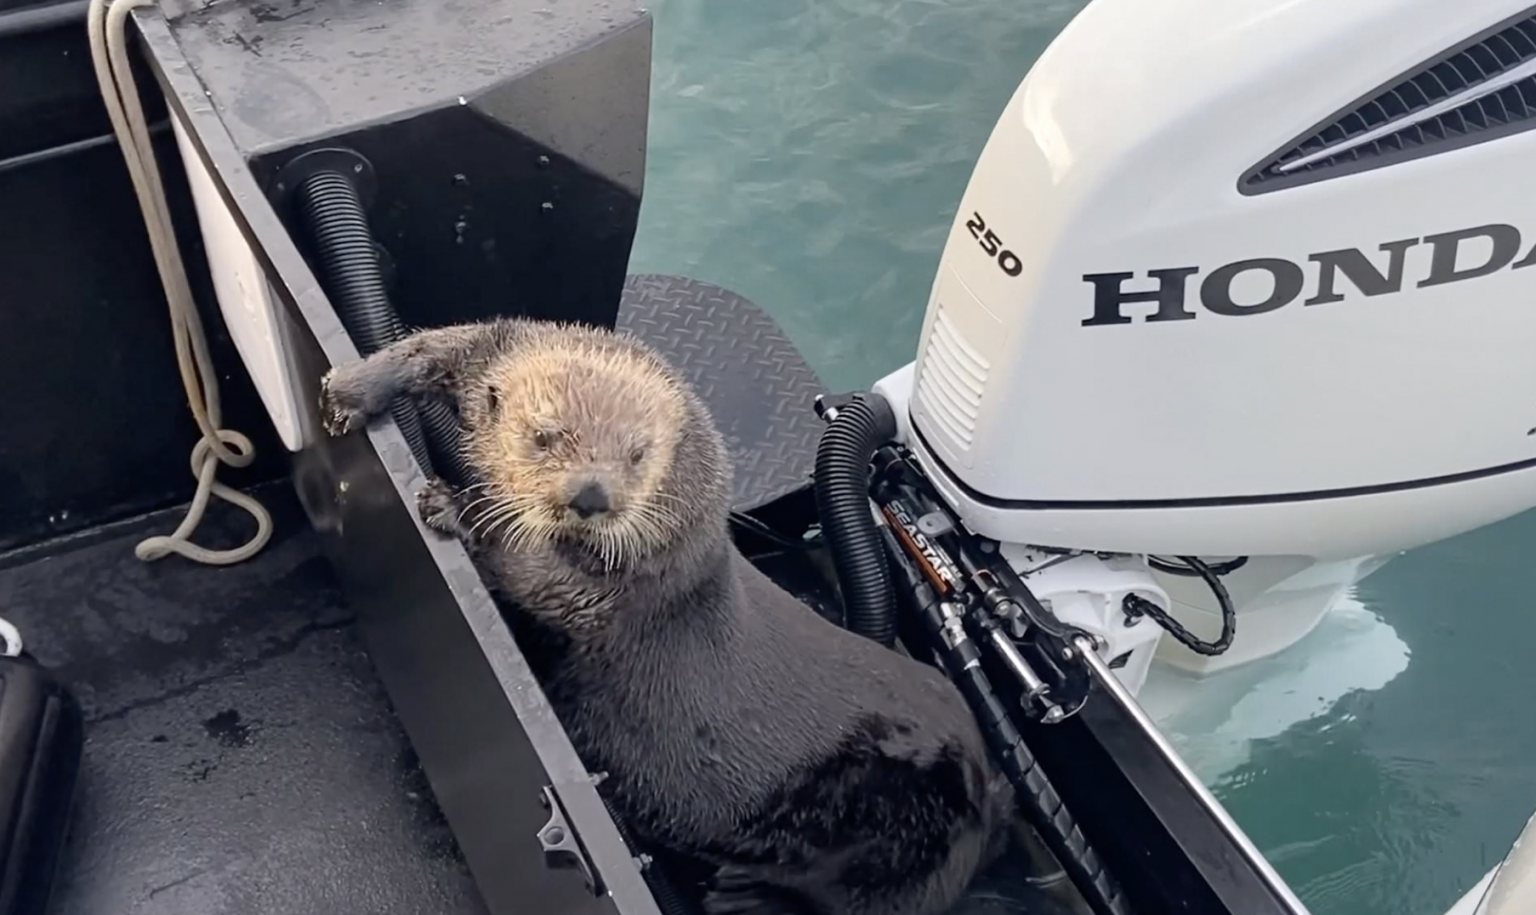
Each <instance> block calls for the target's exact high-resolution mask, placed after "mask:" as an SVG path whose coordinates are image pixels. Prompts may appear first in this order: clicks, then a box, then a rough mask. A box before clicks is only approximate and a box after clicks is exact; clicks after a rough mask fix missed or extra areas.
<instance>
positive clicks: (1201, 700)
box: [1141, 597, 1409, 791]
mask: <svg viewBox="0 0 1536 915" xmlns="http://www.w3.org/2000/svg"><path fill="white" fill-rule="evenodd" d="M1408 655H1409V651H1408V646H1407V645H1405V644H1403V641H1402V640H1401V639H1399V638H1398V637H1397V633H1395V632H1393V631H1392V627H1391V626H1389V625H1387V624H1386V623H1385V622H1383V621H1382V619H1381V618H1380V617H1379V616H1377V615H1376V614H1375V613H1373V612H1371V611H1370V610H1368V609H1366V607H1365V606H1364V605H1362V604H1361V603H1360V602H1359V601H1358V600H1357V599H1355V598H1353V597H1351V598H1347V599H1345V600H1344V601H1341V602H1340V605H1339V606H1338V607H1337V608H1336V609H1335V610H1334V611H1333V612H1332V613H1330V614H1329V615H1328V616H1326V617H1324V618H1323V621H1322V622H1321V623H1319V624H1318V627H1317V628H1316V629H1314V630H1313V631H1312V632H1311V633H1310V634H1309V635H1308V636H1307V637H1306V638H1304V639H1302V640H1301V641H1300V642H1299V643H1297V644H1296V645H1295V646H1293V647H1292V648H1291V649H1290V650H1289V651H1284V652H1281V653H1280V654H1278V655H1276V656H1274V657H1270V658H1265V659H1263V660H1260V661H1255V662H1253V663H1251V664H1245V665H1243V666H1241V667H1237V668H1234V669H1233V670H1229V671H1223V672H1221V673H1218V674H1214V675H1212V676H1209V677H1206V678H1204V679H1201V678H1196V677H1192V676H1188V675H1186V674H1184V673H1182V672H1180V671H1177V670H1173V669H1170V668H1167V667H1162V666H1159V667H1157V668H1155V670H1154V673H1153V675H1152V676H1151V677H1149V678H1148V680H1147V684H1146V686H1145V687H1144V688H1143V689H1142V692H1141V704H1142V706H1143V707H1145V708H1146V710H1147V711H1148V713H1150V714H1151V715H1152V717H1153V718H1154V719H1155V720H1156V721H1157V722H1158V725H1159V726H1160V727H1161V728H1162V729H1163V731H1164V732H1165V733H1166V734H1168V736H1169V738H1170V740H1171V741H1172V742H1173V744H1174V746H1175V747H1177V748H1178V750H1179V754H1180V755H1181V756H1183V757H1184V759H1185V761H1187V762H1188V763H1189V764H1190V767H1191V768H1193V769H1194V770H1195V773H1196V774H1197V775H1199V776H1200V777H1201V779H1203V780H1204V781H1205V782H1206V783H1207V784H1209V785H1212V786H1214V787H1215V788H1216V789H1217V790H1218V791H1220V790H1230V789H1232V788H1234V787H1240V782H1241V781H1242V780H1245V779H1248V778H1249V773H1247V771H1246V770H1244V772H1243V773H1239V774H1236V775H1234V774H1233V773H1234V770H1237V769H1238V767H1239V766H1243V765H1244V764H1245V763H1247V762H1248V761H1249V756H1250V751H1251V748H1252V745H1253V744H1254V743H1255V742H1257V741H1263V740H1268V739H1270V738H1273V737H1278V736H1279V735H1281V734H1282V733H1284V732H1285V731H1287V730H1288V729H1290V728H1292V727H1295V726H1298V725H1302V724H1303V723H1311V722H1312V719H1317V718H1325V719H1327V720H1328V724H1327V725H1326V727H1328V728H1332V727H1334V726H1336V725H1341V724H1346V723H1348V721H1349V720H1350V719H1349V718H1348V716H1347V715H1346V716H1345V717H1344V718H1343V719H1340V720H1332V715H1331V712H1332V711H1333V709H1334V706H1335V705H1336V704H1337V703H1338V701H1339V700H1340V699H1341V698H1342V697H1344V696H1346V695H1349V694H1350V693H1354V692H1360V691H1370V690H1378V689H1381V688H1382V687H1383V686H1386V685H1387V684H1388V683H1390V682H1391V681H1392V679H1393V678H1395V677H1396V676H1397V675H1398V674H1400V673H1402V672H1403V671H1404V670H1405V669H1406V668H1407V667H1408Z"/></svg>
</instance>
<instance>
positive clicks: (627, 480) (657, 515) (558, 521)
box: [461, 325, 688, 567]
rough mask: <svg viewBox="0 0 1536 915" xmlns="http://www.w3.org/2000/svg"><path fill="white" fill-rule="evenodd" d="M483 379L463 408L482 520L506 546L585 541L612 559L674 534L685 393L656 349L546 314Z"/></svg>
mask: <svg viewBox="0 0 1536 915" xmlns="http://www.w3.org/2000/svg"><path fill="white" fill-rule="evenodd" d="M479 381H480V384H479V385H478V386H477V387H478V390H474V391H465V392H462V394H461V398H463V400H467V401H468V402H467V403H465V402H462V401H461V409H464V410H465V414H466V415H465V418H466V420H467V422H466V426H467V428H468V429H469V430H470V432H469V436H468V439H467V441H466V447H467V449H468V454H469V457H470V459H471V461H472V462H473V463H474V464H475V465H476V466H477V467H478V468H480V470H481V473H482V474H483V476H484V479H483V480H482V482H481V483H479V484H478V485H479V487H480V488H481V489H482V490H483V491H482V492H478V493H475V494H474V495H475V500H474V502H475V503H479V504H481V505H482V508H483V511H482V512H480V517H479V518H478V519H477V520H476V521H475V522H474V524H475V526H476V527H477V528H478V529H479V530H480V531H483V532H485V533H486V534H490V535H496V536H499V537H501V538H502V540H503V541H504V543H505V544H506V546H508V547H509V548H513V549H516V548H519V547H527V546H533V545H536V544H538V543H540V542H543V541H547V540H550V539H563V540H566V541H568V542H579V543H584V544H586V545H587V546H588V547H590V548H591V550H592V552H593V553H594V554H595V555H597V556H598V557H599V558H601V560H602V561H603V563H604V564H605V565H607V566H609V567H615V566H619V565H622V564H625V563H627V562H631V561H633V560H635V559H637V558H639V557H642V556H644V555H646V554H647V553H649V552H650V551H652V550H653V549H656V548H658V547H660V546H663V545H664V544H665V543H667V542H668V540H669V539H670V538H672V537H673V536H675V532H676V530H677V528H678V527H679V526H680V525H681V524H682V523H683V522H682V515H681V513H680V512H679V507H680V505H681V503H682V499H681V496H680V495H679V494H678V493H675V492H672V491H670V490H671V489H672V488H675V485H674V484H675V483H676V482H677V481H676V480H675V479H674V475H673V474H672V473H671V471H672V468H673V465H674V458H675V456H676V451H677V448H678V446H679V443H680V436H681V435H682V433H683V430H684V428H685V426H686V423H687V419H688V415H687V414H688V399H687V396H686V394H685V392H684V389H683V387H682V383H681V381H680V380H679V379H678V378H677V377H676V376H675V375H673V374H672V372H671V370H670V369H669V368H668V367H667V366H666V365H665V364H664V363H662V362H661V361H660V360H659V359H658V358H657V357H655V356H653V355H652V354H650V353H648V352H647V351H645V350H643V349H641V348H639V347H637V346H634V345H632V344H630V343H629V342H627V341H625V340H623V339H622V338H616V337H614V336H611V335H607V334H604V333H601V332H586V331H583V330H581V329H576V328H569V327H559V326H554V325H550V326H547V327H541V328H539V329H538V330H536V331H533V332H531V333H530V334H529V336H527V337H525V338H524V339H523V340H521V341H519V344H518V345H515V346H513V347H511V348H510V349H508V350H507V351H506V352H504V353H501V354H498V355H497V357H496V358H495V359H493V360H492V362H491V363H490V364H489V365H487V366H485V368H484V370H483V371H482V372H480V373H479ZM472 504H473V503H472Z"/></svg>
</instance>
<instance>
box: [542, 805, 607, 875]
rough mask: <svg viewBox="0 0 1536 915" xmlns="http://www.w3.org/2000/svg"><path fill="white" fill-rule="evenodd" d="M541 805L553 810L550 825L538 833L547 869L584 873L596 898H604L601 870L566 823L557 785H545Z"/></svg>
mask: <svg viewBox="0 0 1536 915" xmlns="http://www.w3.org/2000/svg"><path fill="white" fill-rule="evenodd" d="M539 803H541V804H543V805H544V809H545V810H548V811H549V820H548V822H546V823H545V824H544V826H543V827H542V828H541V829H539V832H538V838H539V847H541V848H543V849H544V864H545V866H547V867H549V868H550V869H551V870H570V869H572V868H574V869H576V870H578V871H580V872H581V878H582V880H583V881H584V882H585V883H586V884H587V889H588V890H590V891H591V893H592V895H594V896H601V895H603V887H602V883H601V882H600V881H599V880H598V879H597V871H596V869H594V868H593V867H592V862H591V861H589V860H587V852H586V849H584V848H582V846H581V841H580V840H579V839H578V838H577V836H576V831H575V830H573V829H572V828H571V824H570V822H569V821H567V820H566V817H565V808H564V807H563V806H562V805H561V804H560V798H559V796H558V795H556V794H555V789H554V786H552V785H545V786H544V788H543V789H542V791H541V792H540V795H539Z"/></svg>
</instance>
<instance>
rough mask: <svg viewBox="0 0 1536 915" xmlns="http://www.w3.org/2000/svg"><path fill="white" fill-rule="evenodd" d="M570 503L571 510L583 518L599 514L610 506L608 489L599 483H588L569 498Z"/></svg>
mask: <svg viewBox="0 0 1536 915" xmlns="http://www.w3.org/2000/svg"><path fill="white" fill-rule="evenodd" d="M570 505H571V510H572V511H574V512H575V513H576V514H578V515H580V516H582V517H583V518H590V517H592V516H593V515H600V514H602V513H603V512H605V511H607V510H608V509H609V508H610V506H609V504H608V490H606V489H604V488H603V484H601V483H588V484H586V485H585V486H583V487H581V490H580V491H579V492H577V493H576V495H575V496H573V497H572V498H571V502H570Z"/></svg>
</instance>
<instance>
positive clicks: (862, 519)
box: [815, 393, 896, 645]
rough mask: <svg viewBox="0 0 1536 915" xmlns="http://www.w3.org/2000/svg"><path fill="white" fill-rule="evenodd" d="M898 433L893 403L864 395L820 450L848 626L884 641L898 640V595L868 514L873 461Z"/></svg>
mask: <svg viewBox="0 0 1536 915" xmlns="http://www.w3.org/2000/svg"><path fill="white" fill-rule="evenodd" d="M895 437H896V414H895V413H894V412H892V410H891V405H890V404H889V403H888V402H886V399H885V398H884V397H881V396H880V395H878V394H872V393H871V394H863V395H861V396H860V397H858V398H856V399H854V400H853V401H851V402H850V403H848V404H847V405H846V406H842V407H839V408H838V409H837V412H836V414H835V415H834V416H833V417H832V420H831V422H829V423H828V424H827V428H826V430H825V431H824V432H822V434H821V443H820V444H819V445H818V446H817V448H816V485H815V490H816V512H817V514H818V515H820V516H821V532H822V537H823V538H824V539H825V540H826V542H827V546H828V547H829V548H830V550H831V553H832V561H833V564H834V566H835V567H836V569H837V581H838V585H839V587H840V588H841V589H842V592H843V608H844V612H845V614H846V618H847V625H848V628H849V629H851V630H853V631H854V632H857V633H858V634H860V635H862V636H865V637H866V638H870V639H873V640H875V641H876V642H879V643H880V644H882V645H892V644H894V643H895V641H896V598H895V593H894V591H893V590H892V588H891V573H890V569H889V568H888V567H887V564H886V563H887V560H886V558H885V549H884V547H883V545H882V544H881V542H880V537H879V533H878V531H877V529H876V525H875V519H874V516H873V515H872V514H871V513H870V505H869V478H870V467H869V462H870V459H871V458H873V457H874V455H875V451H876V449H878V448H879V447H880V446H881V445H884V444H886V443H887V442H889V441H891V440H892V439H894V438H895Z"/></svg>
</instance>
